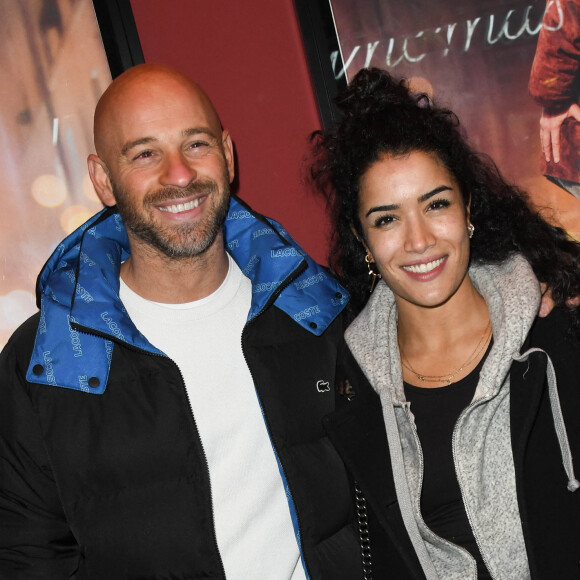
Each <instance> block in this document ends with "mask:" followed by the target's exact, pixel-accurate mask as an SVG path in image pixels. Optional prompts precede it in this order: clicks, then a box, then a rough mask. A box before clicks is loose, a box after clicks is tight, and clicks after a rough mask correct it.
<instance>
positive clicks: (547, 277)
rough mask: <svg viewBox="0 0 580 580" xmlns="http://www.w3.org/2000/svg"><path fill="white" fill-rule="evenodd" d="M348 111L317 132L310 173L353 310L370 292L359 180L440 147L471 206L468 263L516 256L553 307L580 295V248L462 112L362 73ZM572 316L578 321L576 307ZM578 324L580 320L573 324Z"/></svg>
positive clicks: (345, 97)
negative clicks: (480, 147)
mask: <svg viewBox="0 0 580 580" xmlns="http://www.w3.org/2000/svg"><path fill="white" fill-rule="evenodd" d="M337 105H338V107H339V109H340V111H341V112H342V114H343V117H342V119H341V121H340V122H339V123H337V125H336V126H335V127H333V128H332V129H330V130H328V131H325V132H322V131H317V132H315V133H313V135H312V143H313V153H314V161H313V163H312V166H311V168H310V174H311V177H312V179H313V181H314V183H315V184H316V186H317V188H318V190H319V191H320V192H321V193H322V194H323V195H324V196H325V198H326V199H327V202H328V204H329V207H330V212H331V219H332V225H333V233H332V240H331V251H330V255H329V264H330V267H331V269H332V270H333V271H334V273H335V274H336V275H337V276H338V277H339V279H340V280H341V282H342V283H343V284H344V285H345V286H346V288H347V289H348V290H349V291H350V293H351V296H352V298H351V314H352V315H355V314H356V313H358V311H360V310H361V309H362V307H363V306H364V304H365V303H366V301H367V300H368V298H369V276H368V270H367V265H366V263H365V261H364V257H365V250H364V248H363V246H362V244H361V243H360V242H359V241H358V240H357V237H356V236H355V234H354V233H353V231H352V227H353V226H354V229H355V230H356V231H357V233H358V236H359V237H360V238H362V237H363V232H362V228H361V224H360V222H359V219H358V192H359V183H360V179H361V177H362V175H363V174H364V173H365V171H366V170H367V169H368V168H369V167H370V166H371V165H372V164H373V163H375V162H376V161H378V160H379V159H380V157H381V156H382V155H384V154H387V155H393V156H400V155H406V154H409V153H411V152H413V151H422V152H426V153H434V154H436V155H437V157H438V158H439V159H440V160H441V161H442V163H443V164H444V165H445V167H446V168H447V170H448V171H449V172H450V173H451V175H453V176H454V177H455V179H456V181H457V182H458V184H459V186H460V190H461V193H462V196H463V199H464V202H465V204H467V203H468V202H469V201H470V203H471V215H470V218H471V222H472V223H473V225H474V226H475V229H476V235H475V236H474V237H473V239H472V240H471V260H472V261H474V262H479V263H498V262H501V261H503V260H505V259H506V258H508V257H509V256H510V255H511V254H513V253H520V254H522V255H523V256H525V258H526V259H527V260H528V262H529V263H530V264H531V266H532V268H533V270H534V272H535V274H536V277H537V278H538V280H539V281H540V282H544V283H546V284H547V285H548V286H549V287H550V288H551V292H552V297H553V299H554V301H555V303H556V305H563V304H564V303H565V301H566V299H568V298H570V297H572V296H577V295H579V294H580V269H579V267H578V266H579V261H580V244H579V243H577V242H575V241H573V240H571V239H570V238H569V237H568V236H567V234H566V232H565V231H564V230H562V229H561V228H558V227H554V226H552V225H550V224H548V223H547V222H546V221H545V220H544V219H543V218H542V217H541V216H540V215H539V213H538V212H534V211H532V210H531V208H530V207H529V206H528V203H527V201H528V197H527V194H526V193H525V192H524V191H522V190H520V189H519V188H517V187H515V186H513V185H510V184H508V183H507V182H506V181H505V180H504V179H503V177H502V176H501V174H500V173H499V170H498V168H497V167H496V165H495V164H494V163H493V161H492V160H491V159H490V158H489V157H487V156H485V155H481V154H479V153H476V152H475V151H473V150H472V149H471V147H470V146H469V145H468V143H467V141H466V138H465V137H464V135H463V133H462V130H461V128H460V125H459V121H458V119H457V117H456V115H455V114H454V113H453V112H452V111H450V110H448V109H445V108H442V107H438V106H435V105H434V104H433V103H432V102H431V100H430V99H429V97H427V96H426V95H424V94H417V93H412V92H410V90H409V89H408V87H407V85H406V81H405V80H404V79H396V78H394V77H392V76H391V75H390V74H389V73H387V72H386V71H383V70H380V69H376V68H371V69H363V70H361V71H360V72H359V73H358V74H357V75H356V76H355V77H354V79H353V80H352V82H351V84H350V85H349V86H348V87H347V88H346V89H345V90H344V91H343V93H342V94H341V95H340V96H339V97H338V99H337ZM576 318H577V319H578V318H580V315H579V314H578V311H576ZM577 328H578V325H577Z"/></svg>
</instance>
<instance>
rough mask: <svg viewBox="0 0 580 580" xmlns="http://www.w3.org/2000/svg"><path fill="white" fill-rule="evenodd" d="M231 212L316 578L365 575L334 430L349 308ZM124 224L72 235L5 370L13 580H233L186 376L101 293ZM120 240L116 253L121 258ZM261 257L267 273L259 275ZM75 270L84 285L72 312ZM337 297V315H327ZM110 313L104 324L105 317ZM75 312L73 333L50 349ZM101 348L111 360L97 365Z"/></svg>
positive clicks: (4, 494) (1, 511)
mask: <svg viewBox="0 0 580 580" xmlns="http://www.w3.org/2000/svg"><path fill="white" fill-rule="evenodd" d="M232 203H233V205H232V207H231V209H230V215H229V221H228V222H227V223H226V234H227V237H228V240H227V241H228V243H229V248H230V251H231V253H232V255H233V256H234V258H235V259H236V260H237V261H238V263H239V264H240V266H241V268H242V270H245V271H246V273H247V275H248V276H249V277H250V278H251V279H252V282H253V284H254V289H255V294H256V296H257V299H256V301H258V299H259V300H261V301H262V302H261V304H260V305H259V307H258V306H257V305H256V303H253V309H255V310H254V314H253V316H251V318H250V320H249V322H248V323H247V325H246V328H245V330H244V332H243V337H242V344H243V349H244V353H245V356H246V359H247V362H248V366H249V368H250V371H251V373H252V376H253V378H254V381H255V385H256V389H257V392H258V394H259V399H260V402H261V405H262V408H263V411H264V416H265V420H266V422H267V425H268V428H269V432H270V435H271V439H272V442H273V445H274V448H275V451H276V453H277V456H278V458H279V460H280V463H281V466H282V469H283V472H284V477H285V480H286V483H287V486H288V489H289V492H290V499H289V504H290V509H291V510H292V512H293V515H294V516H295V519H296V520H297V526H298V529H299V534H300V540H301V549H302V554H303V558H304V561H305V564H306V569H307V573H308V575H309V577H310V578H311V579H312V580H314V579H328V580H337V579H341V578H344V579H345V580H346V579H348V580H352V579H356V578H360V577H361V574H362V573H361V568H362V567H361V563H360V550H359V547H358V542H357V538H356V529H355V528H353V525H352V521H353V509H352V500H351V494H350V488H349V482H348V480H347V476H346V473H345V470H344V467H343V464H342V462H341V460H340V458H339V456H338V454H337V453H336V452H335V451H334V448H333V447H332V445H331V444H330V442H329V441H328V439H327V438H326V436H325V433H324V430H323V427H322V423H321V418H322V417H323V416H324V415H326V414H328V413H330V412H332V410H333V409H334V404H335V401H334V394H333V390H334V373H335V365H336V357H337V344H338V343H339V341H340V339H341V337H342V330H343V329H342V324H341V320H340V317H339V316H338V313H339V312H340V310H341V309H342V307H343V304H344V302H345V297H344V296H341V289H340V287H339V286H338V285H336V283H335V282H334V280H332V279H331V278H330V276H328V274H326V273H325V272H324V270H322V269H319V268H318V267H317V266H316V265H315V264H313V263H312V262H311V261H309V260H307V259H306V258H304V257H303V256H302V252H301V251H300V249H299V248H297V246H295V245H293V244H292V243H291V242H290V241H289V239H288V237H287V235H286V234H285V232H284V231H283V230H282V231H281V233H278V231H277V225H276V224H274V223H270V222H268V221H267V220H265V219H263V218H261V217H260V216H256V215H254V214H252V213H251V212H250V210H249V208H247V207H245V206H242V205H241V204H240V202H238V201H237V200H234V201H233V202H232ZM117 218H118V216H116V215H115V214H112V213H111V212H105V213H104V214H102V215H101V216H99V217H98V218H97V220H96V221H95V222H93V223H92V224H91V227H89V228H87V229H86V233H87V235H84V234H83V233H82V232H79V233H77V234H74V235H73V238H72V239H71V240H69V241H68V242H67V243H66V244H65V247H63V248H61V249H59V252H60V254H59V255H58V257H57V259H56V260H54V261H53V262H52V266H51V262H49V267H52V271H53V272H59V271H61V272H64V273H63V274H62V276H60V277H59V276H58V275H56V278H54V277H51V276H48V277H46V276H45V277H44V278H41V283H42V284H43V285H42V287H41V294H42V296H43V298H42V310H41V314H40V315H36V316H34V317H33V318H32V319H30V320H29V321H27V322H26V323H25V324H24V325H23V326H22V327H21V328H20V329H19V330H18V331H17V332H16V333H15V335H14V336H13V337H12V339H11V340H10V342H9V344H8V345H7V346H6V348H5V349H4V351H3V353H2V356H1V359H0V578H2V580H12V579H26V580H33V579H42V580H48V579H64V578H76V579H77V580H81V579H82V580H84V579H89V578H90V579H98V580H104V579H107V580H113V579H119V580H120V579H124V580H127V579H137V578H139V579H145V578H146V579H162V578H163V579H169V578H171V579H176V580H177V579H186V578H187V579H193V578H206V579H218V578H219V579H222V578H224V572H223V566H222V563H221V558H220V555H219V552H218V549H217V546H216V541H215V532H214V528H213V520H212V506H211V496H210V487H209V475H208V468H207V464H206V460H205V457H204V454H203V450H202V447H201V443H200V439H199V436H198V433H197V429H196V425H195V420H194V417H193V415H192V412H191V408H190V406H189V404H188V400H187V396H186V390H185V385H184V383H183V379H182V377H181V374H180V372H179V369H178V368H177V366H176V365H175V364H174V363H173V362H172V361H171V360H170V359H169V358H167V357H166V356H164V355H163V354H161V353H159V352H155V349H154V348H153V347H150V346H149V347H148V346H147V345H146V343H143V342H142V341H141V342H139V341H140V340H141V339H139V337H138V336H137V335H136V334H135V330H134V327H133V326H132V324H131V322H130V320H128V319H127V317H126V315H125V319H123V318H122V317H118V316H116V313H118V312H121V310H119V309H118V308H119V305H114V304H111V303H110V302H109V301H108V298H109V295H108V294H110V289H107V286H108V285H107V284H105V283H104V280H105V279H106V278H107V276H112V278H113V279H114V275H111V274H110V273H109V274H104V275H102V274H99V272H100V270H101V269H106V268H109V266H105V264H106V263H107V260H105V259H103V258H102V257H100V256H97V255H96V254H95V248H97V247H98V248H102V247H103V243H104V242H103V237H105V236H109V235H112V234H111V232H112V231H113V230H118V228H117V226H118V223H119V222H118V219H117ZM109 226H111V227H110V228H109V229H107V228H108V227H109ZM268 230H269V231H268ZM256 232H258V234H256ZM115 235H116V234H115ZM79 238H80V240H79ZM121 238H122V236H121ZM121 238H120V241H119V240H117V242H115V243H116V244H117V245H121V246H123V244H124V241H123V240H122V239H121ZM268 239H269V241H268V242H267V245H268V247H269V249H268V251H265V249H264V248H265V247H266V246H265V245H264V244H265V243H266V241H267V240H268ZM256 240H259V241H260V244H262V245H261V246H260V248H259V250H257V249H256V244H255V242H256ZM79 241H80V243H81V244H82V245H81V246H80V248H79V246H78V243H79ZM75 248H76V249H75ZM123 251H125V250H123ZM75 252H76V254H77V259H76V260H75V259H73V254H74V253H75ZM258 252H259V253H258ZM110 255H112V254H111V252H108V254H107V258H108V257H109V256H110ZM119 255H122V252H119ZM256 256H260V257H261V262H262V263H261V265H262V271H261V273H260V272H258V273H256V272H255V270H254V271H253V272H250V271H249V269H248V267H247V266H248V264H254V265H255V264H257V263H258V262H257V261H256V259H255V257H256ZM268 260H272V261H276V260H282V261H286V262H288V260H290V261H291V262H292V265H290V264H287V266H288V265H290V267H289V268H286V266H285V268H286V269H288V271H289V272H291V273H290V274H288V275H287V277H285V278H284V279H280V280H276V281H273V280H272V277H271V275H272V272H273V271H274V270H271V269H270V270H268V269H267V268H266V262H268ZM109 262H110V260H109ZM277 264H278V263H277V262H276V264H275V266H276V267H278V265H277ZM95 266H97V267H95ZM67 268H72V271H73V272H75V273H76V274H75V276H76V278H75V284H74V285H73V284H70V290H68V291H69V292H70V296H69V299H68V302H67V303H66V304H64V305H63V300H62V297H61V295H60V294H59V292H61V291H62V288H63V287H65V288H66V287H67V286H66V283H65V282H66V280H67V279H68V278H70V271H69V270H67ZM85 270H86V271H85ZM264 271H266V272H269V277H268V276H267V275H266V277H265V278H264V276H265V274H264ZM42 280H45V281H44V282H42ZM47 280H48V281H50V280H52V285H51V283H49V282H47ZM260 284H261V286H259V285H260ZM49 287H50V288H49ZM47 288H49V289H48V290H47ZM256 290H260V291H261V290H263V292H260V291H258V292H257V291H256ZM285 295H286V296H287V297H288V299H286V298H285ZM73 296H76V300H72V297H73ZM87 297H89V298H87ZM317 300H318V301H317ZM325 300H326V301H327V302H328V306H329V307H330V306H331V304H332V305H334V314H332V315H331V316H330V318H328V311H329V308H326V307H325V303H324V301H325ZM71 301H72V302H73V305H72V307H71ZM256 301H255V302H256ZM88 307H90V308H92V309H93V311H92V314H90V312H89V310H88ZM105 308H106V311H104V312H103V313H102V314H104V315H105V316H100V317H99V316H97V315H95V312H98V309H102V310H104V309H105ZM317 310H318V311H320V312H322V311H323V310H324V311H325V313H324V315H322V316H318V315H317ZM292 311H294V312H296V314H295V315H292V314H291V313H292ZM63 316H64V317H68V318H66V320H69V321H70V326H69V327H68V328H67V327H65V326H63V329H64V331H63V332H61V333H60V334H59V333H58V332H57V333H56V334H54V335H51V337H52V340H48V341H46V340H45V334H46V333H48V334H50V333H51V328H53V327H54V326H58V325H59V317H60V318H62V317H63ZM325 317H326V320H325ZM97 319H98V320H97ZM99 324H100V325H107V328H108V329H110V332H109V333H105V332H104V331H103V330H102V329H100V328H99V326H98V325H99ZM91 325H92V326H91ZM55 337H56V339H55ZM79 349H80V351H79ZM79 352H82V353H83V355H82V356H78V357H76V359H75V358H73V357H74V354H75V353H77V354H78V353H79ZM99 352H102V353H108V354H109V355H110V356H109V357H108V358H109V360H99V361H95V360H94V359H95V357H97V354H96V353H99ZM69 355H70V356H69ZM67 356H68V357H69V358H67ZM101 357H102V355H101ZM83 359H84V360H83ZM109 364H110V366H109ZM83 365H85V366H84V367H83ZM85 367H87V368H89V367H90V371H89V372H83V370H82V369H83V368H85ZM95 369H96V370H95ZM107 375H108V378H107V379H106V380H103V377H104V376H107ZM99 377H100V378H99ZM269 549H272V550H275V549H276V546H271V547H269ZM268 580H270V579H268Z"/></svg>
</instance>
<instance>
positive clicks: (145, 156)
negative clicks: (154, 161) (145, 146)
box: [135, 150, 153, 159]
mask: <svg viewBox="0 0 580 580" xmlns="http://www.w3.org/2000/svg"><path fill="white" fill-rule="evenodd" d="M152 155H153V151H149V150H146V151H141V152H140V153H139V154H137V155H136V156H135V159H148V158H149V157H151V156H152Z"/></svg>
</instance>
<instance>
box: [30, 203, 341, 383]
mask: <svg viewBox="0 0 580 580" xmlns="http://www.w3.org/2000/svg"><path fill="white" fill-rule="evenodd" d="M224 232H225V243H226V245H227V250H228V252H229V253H230V254H231V256H232V257H233V258H234V260H235V261H236V263H237V264H238V265H239V267H240V269H241V270H242V272H243V273H244V274H245V275H246V276H247V277H248V278H249V279H250V280H251V282H252V304H251V308H250V311H249V313H248V320H251V319H252V318H254V317H255V316H257V315H258V314H259V313H260V312H261V311H262V310H263V309H264V308H265V307H266V306H268V305H270V304H271V303H272V302H274V304H275V305H276V307H277V308H279V309H280V310H282V311H284V312H285V313H286V314H287V315H288V316H290V317H291V318H292V319H293V320H295V321H296V323H297V324H300V325H301V326H303V327H304V328H305V329H306V330H308V331H309V332H311V333H313V334H315V335H320V334H322V333H323V332H324V331H325V329H326V328H327V327H328V326H329V325H330V323H331V322H332V321H333V320H334V319H335V318H336V317H337V316H338V314H339V313H340V312H341V311H342V310H343V309H344V307H345V306H346V303H347V301H348V295H347V292H346V291H345V290H344V289H343V288H342V287H341V286H340V285H339V284H338V282H336V280H334V278H332V276H331V275H330V274H328V272H327V271H326V270H324V269H323V268H322V267H321V266H319V265H318V264H316V263H315V262H314V261H313V260H311V259H310V258H309V257H308V256H307V255H306V254H305V253H304V251H303V250H302V249H301V248H300V247H299V246H298V245H297V244H296V242H294V240H292V238H291V237H290V236H289V235H288V233H287V232H286V231H285V230H284V229H283V228H282V227H281V226H280V225H279V224H278V223H277V222H275V221H273V220H268V219H266V218H264V217H263V216H260V215H259V214H256V213H254V212H253V211H252V210H251V209H250V208H249V207H248V206H246V205H245V204H243V202H241V201H240V200H239V199H238V198H236V197H232V199H231V202H230V208H229V212H228V215H227V218H226V221H225V224H224ZM129 255H130V251H129V241H128V238H127V234H126V231H125V226H124V225H123V222H122V220H121V217H120V216H119V214H118V213H117V211H116V209H115V208H107V209H105V210H103V211H101V212H100V213H98V214H96V215H95V216H93V217H92V218H91V219H90V220H88V221H87V222H86V223H85V224H83V225H82V226H81V227H80V228H78V229H77V230H76V231H75V232H73V233H72V234H71V235H70V236H68V237H67V238H66V239H65V240H64V241H63V242H62V243H61V244H60V245H59V246H58V248H57V249H56V250H55V251H54V253H53V254H52V256H51V257H50V258H49V260H48V262H47V263H46V265H45V266H44V268H43V269H42V272H41V273H40V276H39V278H38V286H37V300H38V302H39V307H40V323H39V326H38V331H37V335H36V340H35V344H34V351H33V354H32V358H31V361H30V365H29V368H28V372H27V375H26V378H27V380H28V381H29V382H33V383H40V384H47V385H56V386H61V387H67V388H71V389H76V390H81V391H87V392H91V393H94V394H102V393H103V392H104V391H105V388H106V384H107V378H108V375H109V367H110V363H111V358H112V353H113V344H114V343H113V341H120V342H125V343H127V344H129V345H131V346H132V347H135V348H138V349H141V350H144V351H146V352H149V353H151V354H156V355H162V356H165V355H164V353H162V352H161V351H159V350H158V349H156V348H155V347H154V346H153V345H152V344H150V343H149V341H148V340H147V339H146V338H145V337H144V336H143V335H142V334H141V333H140V332H139V331H138V330H137V328H136V327H135V325H134V324H133V323H132V321H131V319H130V318H129V316H128V315H127V311H126V310H125V308H124V306H123V304H122V302H121V300H120V299H119V272H120V267H121V263H122V262H123V261H124V260H126V259H127V258H128V257H129ZM89 385H90V389H89Z"/></svg>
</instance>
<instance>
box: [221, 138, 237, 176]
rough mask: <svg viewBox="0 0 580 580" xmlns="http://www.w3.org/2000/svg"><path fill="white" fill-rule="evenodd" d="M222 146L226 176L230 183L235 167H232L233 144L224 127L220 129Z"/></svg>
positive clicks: (234, 174)
mask: <svg viewBox="0 0 580 580" xmlns="http://www.w3.org/2000/svg"><path fill="white" fill-rule="evenodd" d="M222 147H223V150H224V157H225V158H226V167H227V169H228V177H229V179H230V183H231V182H232V181H233V180H234V177H235V176H236V169H235V167H234V144H233V143H232V138H231V137H230V134H229V132H228V131H226V130H225V129H224V130H223V131H222Z"/></svg>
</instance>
